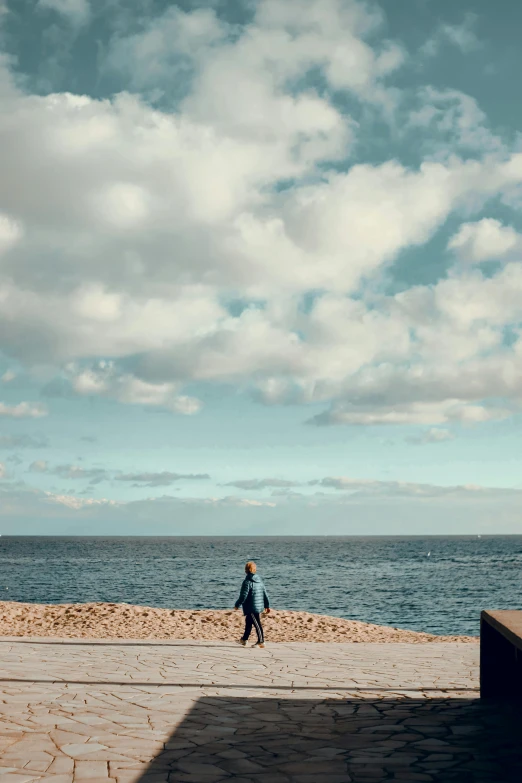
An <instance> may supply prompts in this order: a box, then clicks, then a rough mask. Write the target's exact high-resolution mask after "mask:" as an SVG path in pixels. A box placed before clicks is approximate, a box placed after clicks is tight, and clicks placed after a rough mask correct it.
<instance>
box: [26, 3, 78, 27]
mask: <svg viewBox="0 0 522 783" xmlns="http://www.w3.org/2000/svg"><path fill="white" fill-rule="evenodd" d="M37 7H38V8H40V9H42V10H51V11H55V12H56V13H57V14H60V16H62V17H64V18H65V19H66V20H67V21H68V22H70V23H71V24H73V25H75V26H77V25H78V26H79V25H82V24H85V22H87V21H88V19H89V17H90V13H91V7H90V4H89V0H38V3H37Z"/></svg>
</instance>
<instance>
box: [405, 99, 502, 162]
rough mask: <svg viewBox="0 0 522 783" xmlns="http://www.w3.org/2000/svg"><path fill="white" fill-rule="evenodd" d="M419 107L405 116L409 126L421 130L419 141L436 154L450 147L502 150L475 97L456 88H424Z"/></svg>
mask: <svg viewBox="0 0 522 783" xmlns="http://www.w3.org/2000/svg"><path fill="white" fill-rule="evenodd" d="M417 102H418V103H419V104H420V107H419V108H417V109H414V110H412V111H411V112H410V113H409V116H408V122H407V127H408V129H413V130H415V129H420V130H421V131H422V133H423V139H422V141H421V144H422V146H423V147H424V148H428V149H430V148H431V149H433V150H435V151H436V152H438V153H439V154H440V153H442V154H445V153H446V154H447V150H448V147H449V146H453V147H455V148H457V149H458V148H462V149H464V150H466V151H468V152H469V151H473V150H475V151H478V152H479V153H480V154H484V153H485V152H488V151H490V152H501V151H503V148H504V143H503V141H502V139H501V137H500V136H497V135H495V134H494V133H492V131H491V130H490V129H489V127H488V119H487V117H486V115H485V113H484V112H483V111H482V109H481V108H480V106H479V105H478V103H477V101H476V100H475V98H473V97H471V96H470V95H466V94H465V93H463V92H460V91H459V90H452V89H444V90H441V89H435V88H434V87H431V86H430V87H423V88H422V89H420V90H419V91H418V93H417Z"/></svg>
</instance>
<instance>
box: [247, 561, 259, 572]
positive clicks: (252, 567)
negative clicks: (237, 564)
mask: <svg viewBox="0 0 522 783" xmlns="http://www.w3.org/2000/svg"><path fill="white" fill-rule="evenodd" d="M245 571H246V572H247V574H255V572H256V571H257V566H256V564H255V563H254V561H253V560H249V561H248V563H247V564H246V566H245Z"/></svg>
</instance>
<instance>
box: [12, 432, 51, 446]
mask: <svg viewBox="0 0 522 783" xmlns="http://www.w3.org/2000/svg"><path fill="white" fill-rule="evenodd" d="M47 446H49V440H48V438H46V437H44V436H43V435H26V434H23V435H0V449H43V448H46V447H47Z"/></svg>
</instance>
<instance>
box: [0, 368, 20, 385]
mask: <svg viewBox="0 0 522 783" xmlns="http://www.w3.org/2000/svg"><path fill="white" fill-rule="evenodd" d="M15 378H16V373H15V372H13V370H6V371H5V372H4V374H3V375H2V377H1V378H0V381H2V383H11V381H14V379H15Z"/></svg>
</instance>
